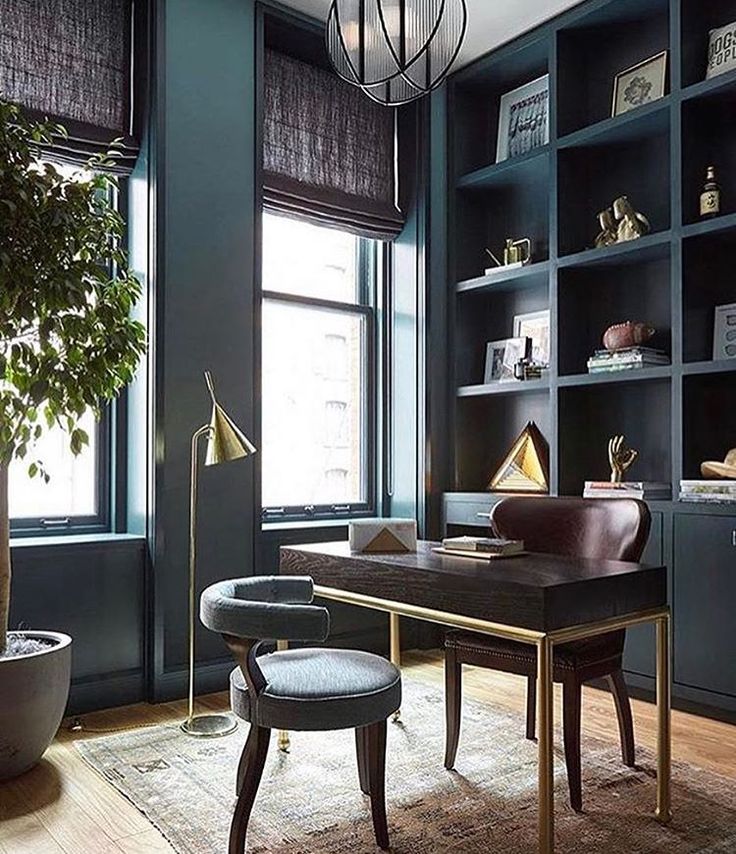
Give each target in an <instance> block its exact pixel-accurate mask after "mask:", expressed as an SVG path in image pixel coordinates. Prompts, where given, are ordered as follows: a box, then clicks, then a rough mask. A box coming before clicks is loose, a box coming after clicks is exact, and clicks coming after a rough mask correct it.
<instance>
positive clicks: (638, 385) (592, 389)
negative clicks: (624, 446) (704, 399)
mask: <svg viewBox="0 0 736 854" xmlns="http://www.w3.org/2000/svg"><path fill="white" fill-rule="evenodd" d="M670 394H671V390H670V381H669V380H668V379H645V380H642V381H638V382H631V381H620V382H609V383H600V384H598V385H593V386H571V387H569V388H563V389H561V390H560V398H559V417H560V424H561V425H563V426H562V429H561V430H560V437H559V460H560V475H559V478H560V479H559V488H560V492H561V493H562V494H564V495H582V493H583V487H584V486H585V481H586V480H608V479H609V478H610V473H611V469H610V466H609V465H608V455H607V445H608V439H609V438H610V437H611V436H613V435H616V434H618V433H623V434H624V435H625V436H626V440H627V442H628V443H629V444H630V445H631V446H632V447H634V448H637V449H638V450H639V454H640V457H639V460H638V461H637V463H636V478H637V479H641V480H649V481H656V482H659V483H662V482H667V481H670V480H671V476H672V434H671V426H670V425H671V418H670ZM633 476H634V475H633V474H632V477H633Z"/></svg>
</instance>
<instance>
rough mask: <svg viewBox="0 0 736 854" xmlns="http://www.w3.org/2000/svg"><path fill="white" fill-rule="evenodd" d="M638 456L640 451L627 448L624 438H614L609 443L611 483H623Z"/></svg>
mask: <svg viewBox="0 0 736 854" xmlns="http://www.w3.org/2000/svg"><path fill="white" fill-rule="evenodd" d="M638 456H639V452H638V451H635V450H634V449H633V448H627V447H626V445H625V437H624V436H613V437H612V438H611V439H610V440H609V442H608V461H609V462H610V464H611V482H612V483H623V480H624V474H625V473H626V472H627V471H628V470H629V469H630V468H631V466H632V465H633V464H634V462H635V461H636V458H637V457H638Z"/></svg>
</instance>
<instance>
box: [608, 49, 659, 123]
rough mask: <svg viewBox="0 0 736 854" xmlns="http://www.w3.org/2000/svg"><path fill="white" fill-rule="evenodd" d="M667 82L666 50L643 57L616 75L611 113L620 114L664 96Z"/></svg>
mask: <svg viewBox="0 0 736 854" xmlns="http://www.w3.org/2000/svg"><path fill="white" fill-rule="evenodd" d="M666 83H667V51H666V50H663V51H662V53H658V54H657V55H656V56H652V57H650V58H649V59H645V60H644V62H640V63H639V64H638V65H633V66H632V67H631V68H627V69H626V70H625V71H621V72H620V73H619V74H617V75H616V79H615V81H614V84H613V109H612V113H611V115H613V116H620V115H622V114H623V113H628V112H629V110H635V109H636V108H637V107H641V106H643V105H644V104H649V103H651V102H652V101H657V100H658V99H659V98H663V97H664V90H665V86H666Z"/></svg>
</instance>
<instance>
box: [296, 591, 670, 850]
mask: <svg viewBox="0 0 736 854" xmlns="http://www.w3.org/2000/svg"><path fill="white" fill-rule="evenodd" d="M314 595H315V597H318V598H320V599H329V600H330V601H332V602H342V603H344V604H346V605H357V606H359V607H363V608H371V609H372V610H375V611H385V612H387V613H388V614H389V615H390V632H391V660H392V661H393V663H394V664H396V665H397V666H399V665H400V663H401V653H400V642H399V640H400V639H399V631H400V630H399V618H400V617H411V618H413V619H415V620H424V621H426V622H429V623H437V624H439V625H442V626H449V627H451V628H455V629H465V630H468V631H473V632H478V633H480V634H487V635H493V636H495V637H500V638H505V639H507V640H514V641H520V642H522V643H526V644H530V645H532V646H536V648H537V683H538V684H537V718H538V727H539V784H538V787H539V854H553V852H554V847H555V843H554V754H553V738H554V736H553V732H554V729H553V727H554V706H553V696H554V694H553V691H554V682H553V678H552V677H553V673H552V661H553V652H554V646H555V644H560V643H569V642H571V641H578V640H582V639H584V638H590V637H595V636H596V635H602V634H605V633H606V632H612V631H617V630H618V629H626V628H630V627H632V626H640V625H644V624H645V623H653V624H654V625H655V626H656V632H657V807H656V811H655V816H656V818H657V820H658V821H660V822H662V823H663V824H666V823H667V822H668V821H669V820H670V818H671V815H672V813H671V798H670V777H671V764H672V725H671V699H672V697H671V680H672V677H671V670H670V667H671V665H670V661H671V649H670V647H671V626H670V623H671V618H670V609H669V607H662V608H655V609H652V610H648V611H640V612H637V613H631V614H625V615H623V616H621V617H613V618H611V619H607V620H602V621H600V622H595V623H588V624H585V625H580V626H572V627H570V628H566V629H558V630H556V631H552V632H539V631H533V630H531V629H523V628H519V627H518V626H507V625H504V624H502V623H492V622H489V621H487V620H480V619H476V618H474V617H464V616H462V615H461V614H453V613H449V612H447V611H436V610H434V609H432V608H423V607H419V606H417V605H411V604H409V603H406V602H394V601H391V600H389V599H380V598H377V597H374V596H366V595H364V594H361V593H352V592H350V591H349V590H339V589H337V588H332V587H322V586H320V585H315V588H314ZM279 747H281V748H282V749H288V733H284V732H282V733H280V734H279Z"/></svg>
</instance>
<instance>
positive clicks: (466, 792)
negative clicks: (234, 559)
mask: <svg viewBox="0 0 736 854" xmlns="http://www.w3.org/2000/svg"><path fill="white" fill-rule="evenodd" d="M443 707H444V704H443V697H442V694H441V692H440V691H439V690H437V689H435V688H434V687H432V686H429V685H427V684H424V683H420V682H416V681H413V680H409V679H405V688H404V703H403V707H402V721H401V722H400V723H398V724H393V723H392V724H390V725H389V735H388V755H387V768H386V775H387V807H388V821H389V831H390V834H391V844H392V851H393V852H395V854H440V852H466V854H525V852H534V851H535V850H536V820H537V806H536V767H537V766H536V746H535V745H534V744H533V743H532V742H528V741H526V739H525V738H524V722H523V720H522V719H521V718H520V717H518V716H515V715H511V714H508V713H507V712H505V711H503V710H500V709H497V708H493V707H490V706H488V705H485V704H483V705H481V704H480V703H476V702H472V701H469V700H466V701H465V704H464V710H463V730H462V735H461V742H460V751H459V754H458V760H457V770H456V771H454V772H448V771H445V770H444V768H443V765H442V757H443V745H444V711H443ZM611 728H612V730H611V731H612V740H611V742H602V741H599V740H593V739H589V738H586V739H584V744H583V766H584V771H583V797H584V803H585V813H584V814H582V815H577V814H575V813H573V812H572V810H571V809H570V807H569V804H568V801H567V780H566V777H565V771H564V764H563V761H562V755H561V753H560V750H559V745H558V747H557V750H556V763H555V764H556V769H555V770H556V774H555V776H556V789H555V791H556V840H557V851H559V852H575V853H576V854H577V852H580V854H591V852H605V854H663V852H667V854H686V853H687V854H692V852H714V853H715V852H719V854H733V852H736V781H735V780H730V779H726V778H722V777H719V776H717V775H715V774H711V773H708V772H705V771H702V770H699V769H697V768H694V767H692V766H689V765H683V764H675V767H674V769H673V770H674V775H673V806H674V813H675V815H674V819H673V821H672V823H671V824H670V825H669V826H668V827H663V826H661V825H659V824H658V823H657V822H656V821H655V820H654V819H653V817H652V810H653V807H654V801H655V772H654V768H655V762H654V758H653V756H652V755H651V754H650V753H647V752H646V751H643V750H639V751H638V754H637V758H638V760H639V762H640V764H639V765H638V766H637V768H636V769H633V770H632V769H629V768H625V767H623V766H622V764H621V759H620V752H619V748H618V745H617V743H616V742H615V740H614V739H615V733H616V724H615V717H614V716H613V715H612V718H611ZM246 729H247V726H246V725H241V727H240V728H239V730H238V732H237V733H235V734H233V735H231V736H227V737H225V738H221V739H217V740H213V741H198V740H197V739H192V738H187V736H185V735H183V734H182V733H181V732H180V731H179V729H178V727H176V726H161V727H155V728H151V729H146V730H139V731H134V732H129V733H125V734H120V735H112V736H105V737H102V738H97V739H94V740H91V741H86V742H79V743H77V749H78V750H79V751H80V753H81V754H82V756H83V757H84V758H85V759H86V760H87V762H88V763H89V764H90V765H92V767H93V768H95V769H96V770H97V771H99V772H100V773H101V774H103V775H104V776H105V777H106V778H107V779H108V780H109V781H110V783H112V785H113V786H115V787H116V788H117V789H118V790H119V791H120V792H122V793H123V794H124V795H125V796H126V797H127V798H129V799H130V801H131V802H132V803H133V804H134V805H135V806H136V807H137V808H138V809H139V810H140V811H141V812H142V813H143V814H144V815H145V816H146V817H147V818H148V819H149V820H150V821H151V822H152V823H153V824H154V825H155V826H156V827H157V828H158V829H159V830H160V831H161V832H162V833H163V834H164V836H166V838H167V839H168V840H169V842H170V843H171V845H172V847H173V848H174V849H175V850H176V851H177V852H179V854H225V852H226V851H227V835H228V828H229V823H230V816H231V814H232V809H233V806H234V800H235V797H234V780H235V769H236V767H237V764H238V758H239V756H240V751H241V749H242V745H243V743H244V740H245V736H246ZM558 740H559V739H558ZM247 850H248V852H250V854H265V852H268V854H363V852H375V851H376V850H377V849H376V847H375V843H374V841H373V832H372V825H371V820H370V811H369V803H368V799H367V798H366V797H365V796H364V795H363V794H362V793H361V792H360V788H359V786H358V775H357V770H356V762H355V742H354V738H353V734H352V732H337V733H293V734H292V748H291V753H290V754H289V755H284V754H281V753H279V752H278V751H277V749H276V737H275V735H274V736H273V737H272V744H271V750H270V755H269V758H268V763H267V765H266V770H265V773H264V777H263V782H262V784H261V788H260V791H259V794H258V798H257V800H256V803H255V807H254V810H253V815H252V817H251V822H250V828H249V834H248V847H247Z"/></svg>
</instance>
